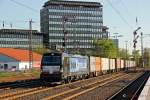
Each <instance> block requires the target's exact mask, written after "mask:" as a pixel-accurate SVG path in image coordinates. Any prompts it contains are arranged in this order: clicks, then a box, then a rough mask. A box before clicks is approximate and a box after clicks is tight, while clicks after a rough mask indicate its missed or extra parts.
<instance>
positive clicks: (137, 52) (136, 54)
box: [132, 50, 140, 65]
mask: <svg viewBox="0 0 150 100" xmlns="http://www.w3.org/2000/svg"><path fill="white" fill-rule="evenodd" d="M132 55H133V57H134V60H135V62H136V65H140V64H139V63H140V62H139V59H140V51H139V50H133V51H132Z"/></svg>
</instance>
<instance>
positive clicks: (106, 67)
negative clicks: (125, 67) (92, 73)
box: [101, 58, 109, 71]
mask: <svg viewBox="0 0 150 100" xmlns="http://www.w3.org/2000/svg"><path fill="white" fill-rule="evenodd" d="M101 67H102V71H106V70H109V59H108V58H101Z"/></svg>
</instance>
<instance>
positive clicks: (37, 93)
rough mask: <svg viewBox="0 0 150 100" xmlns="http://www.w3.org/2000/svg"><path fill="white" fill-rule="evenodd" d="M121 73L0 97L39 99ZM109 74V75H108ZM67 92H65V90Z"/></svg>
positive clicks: (5, 99)
mask: <svg viewBox="0 0 150 100" xmlns="http://www.w3.org/2000/svg"><path fill="white" fill-rule="evenodd" d="M121 75H127V74H125V73H119V74H111V75H104V76H99V77H94V78H91V79H86V80H81V81H76V82H73V83H69V84H63V85H59V86H55V87H50V88H48V87H46V88H42V87H41V88H32V89H30V90H23V91H20V92H18V91H17V92H15V93H10V94H9V95H7V96H4V97H2V98H0V99H3V100H10V99H11V100H23V99H24V100H39V99H42V98H45V97H48V96H52V95H53V96H54V95H56V94H60V93H62V92H63V93H64V92H65V91H68V93H69V92H71V91H73V90H78V89H79V88H81V89H85V88H88V86H87V85H85V84H88V85H89V83H90V85H89V86H91V87H92V86H93V85H95V84H99V83H103V82H104V81H107V80H110V79H113V78H115V77H119V76H121ZM108 76H109V77H108ZM65 93H67V92H65Z"/></svg>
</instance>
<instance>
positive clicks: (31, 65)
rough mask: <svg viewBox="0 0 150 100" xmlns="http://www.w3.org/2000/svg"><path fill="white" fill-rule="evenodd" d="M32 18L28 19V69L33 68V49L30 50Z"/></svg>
mask: <svg viewBox="0 0 150 100" xmlns="http://www.w3.org/2000/svg"><path fill="white" fill-rule="evenodd" d="M32 23H33V21H32V19H31V20H30V21H29V30H30V32H29V69H31V68H33V50H32Z"/></svg>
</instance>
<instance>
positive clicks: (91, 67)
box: [90, 56, 96, 72]
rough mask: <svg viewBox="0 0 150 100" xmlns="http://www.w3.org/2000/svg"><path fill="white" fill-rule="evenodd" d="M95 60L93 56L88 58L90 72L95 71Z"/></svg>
mask: <svg viewBox="0 0 150 100" xmlns="http://www.w3.org/2000/svg"><path fill="white" fill-rule="evenodd" d="M95 64H96V59H95V57H93V56H90V72H95V71H96V65H95Z"/></svg>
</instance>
